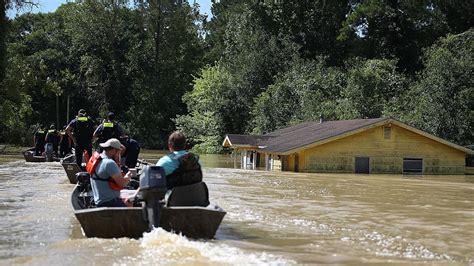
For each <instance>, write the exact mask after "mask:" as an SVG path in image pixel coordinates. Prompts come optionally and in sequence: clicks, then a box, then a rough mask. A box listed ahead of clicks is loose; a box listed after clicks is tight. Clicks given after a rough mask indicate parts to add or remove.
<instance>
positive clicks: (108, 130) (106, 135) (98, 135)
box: [92, 112, 125, 143]
mask: <svg viewBox="0 0 474 266" xmlns="http://www.w3.org/2000/svg"><path fill="white" fill-rule="evenodd" d="M111 138H116V139H121V138H125V131H124V130H123V128H122V126H120V124H119V123H117V122H116V121H115V114H114V113H113V112H109V113H108V114H107V118H106V119H104V120H103V121H102V123H101V124H100V125H99V126H98V127H97V129H96V130H95V131H94V134H93V136H92V142H94V141H95V140H97V141H98V142H99V143H104V142H106V141H107V140H109V139H111Z"/></svg>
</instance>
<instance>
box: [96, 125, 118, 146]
mask: <svg viewBox="0 0 474 266" xmlns="http://www.w3.org/2000/svg"><path fill="white" fill-rule="evenodd" d="M117 135H118V134H117V133H116V125H115V123H114V122H109V121H106V122H104V123H102V131H101V132H100V135H99V142H100V143H103V142H106V141H107V140H109V139H111V138H117V139H118V138H119V137H120V136H117Z"/></svg>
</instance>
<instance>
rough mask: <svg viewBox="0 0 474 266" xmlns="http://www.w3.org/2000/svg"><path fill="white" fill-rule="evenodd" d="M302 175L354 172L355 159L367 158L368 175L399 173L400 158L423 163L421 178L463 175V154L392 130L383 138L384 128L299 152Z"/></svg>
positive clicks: (412, 134) (408, 133)
mask: <svg viewBox="0 0 474 266" xmlns="http://www.w3.org/2000/svg"><path fill="white" fill-rule="evenodd" d="M299 156H300V157H299V159H300V165H299V168H300V170H301V171H305V172H347V173H353V172H354V164H355V157H369V158H370V160H369V168H370V173H402V171H403V158H420V159H423V173H424V174H463V173H464V171H465V167H464V165H465V161H464V160H465V153H464V152H462V151H460V150H457V149H454V148H452V147H449V146H447V145H444V144H442V143H439V142H437V141H434V140H431V139H429V138H427V137H424V136H422V135H419V134H416V133H414V132H411V131H409V130H407V129H404V128H402V127H398V126H395V125H392V126H391V134H390V138H388V139H386V138H384V129H383V126H380V127H377V128H372V129H368V130H366V131H363V132H361V133H358V134H355V135H352V136H348V137H345V138H342V139H338V140H335V141H332V142H329V143H326V144H323V145H320V146H315V147H312V148H309V149H307V150H304V151H301V152H299Z"/></svg>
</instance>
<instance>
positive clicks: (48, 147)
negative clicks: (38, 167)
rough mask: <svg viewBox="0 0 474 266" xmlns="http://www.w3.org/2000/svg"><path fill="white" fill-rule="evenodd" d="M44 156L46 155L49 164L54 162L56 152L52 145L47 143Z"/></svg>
mask: <svg viewBox="0 0 474 266" xmlns="http://www.w3.org/2000/svg"><path fill="white" fill-rule="evenodd" d="M44 154H45V160H46V161H47V162H52V161H53V154H54V150H53V144H52V143H46V145H44Z"/></svg>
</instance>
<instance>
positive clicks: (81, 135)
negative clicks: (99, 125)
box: [74, 116, 93, 143]
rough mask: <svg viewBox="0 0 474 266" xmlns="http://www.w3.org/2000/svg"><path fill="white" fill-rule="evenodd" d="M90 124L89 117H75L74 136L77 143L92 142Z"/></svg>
mask: <svg viewBox="0 0 474 266" xmlns="http://www.w3.org/2000/svg"><path fill="white" fill-rule="evenodd" d="M92 130H93V128H92V122H91V118H90V117H86V116H82V117H76V125H75V127H74V135H75V137H76V139H77V141H78V142H80V143H89V142H91V140H92V133H93V132H92Z"/></svg>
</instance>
